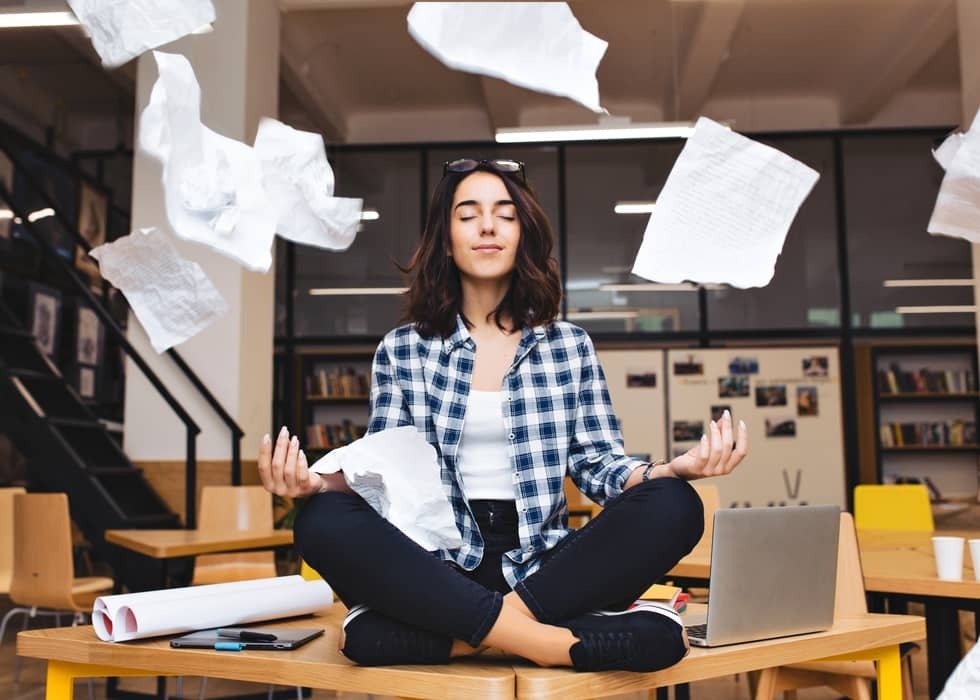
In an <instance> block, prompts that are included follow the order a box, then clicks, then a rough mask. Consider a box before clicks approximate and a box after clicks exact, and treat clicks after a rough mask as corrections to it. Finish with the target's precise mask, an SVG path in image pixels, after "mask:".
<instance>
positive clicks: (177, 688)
mask: <svg viewBox="0 0 980 700" xmlns="http://www.w3.org/2000/svg"><path fill="white" fill-rule="evenodd" d="M174 695H176V696H177V697H178V698H180V697H182V696H183V695H184V677H183V676H177V680H176V682H175V683H174Z"/></svg>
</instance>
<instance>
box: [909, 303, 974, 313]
mask: <svg viewBox="0 0 980 700" xmlns="http://www.w3.org/2000/svg"><path fill="white" fill-rule="evenodd" d="M976 312H977V307H976V306H975V305H973V304H969V305H963V306H897V307H895V313H898V314H975V313H976Z"/></svg>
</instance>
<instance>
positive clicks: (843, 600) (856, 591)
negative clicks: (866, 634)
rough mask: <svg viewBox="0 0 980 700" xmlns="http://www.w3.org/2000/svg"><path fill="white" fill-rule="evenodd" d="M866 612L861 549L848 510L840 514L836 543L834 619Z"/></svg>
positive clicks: (866, 602)
mask: <svg viewBox="0 0 980 700" xmlns="http://www.w3.org/2000/svg"><path fill="white" fill-rule="evenodd" d="M866 612H868V601H867V598H866V597H865V594H864V572H863V571H862V570H861V550H860V549H858V541H857V532H856V530H855V528H854V518H853V516H851V514H850V513H848V512H843V513H841V514H840V540H839V541H838V544H837V598H836V601H835V603H834V620H839V619H844V618H848V617H854V616H855V615H863V614H864V613H866Z"/></svg>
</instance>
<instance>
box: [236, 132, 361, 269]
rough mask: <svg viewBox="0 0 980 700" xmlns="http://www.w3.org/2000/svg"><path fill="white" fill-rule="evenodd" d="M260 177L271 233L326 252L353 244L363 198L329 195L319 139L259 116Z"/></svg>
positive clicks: (330, 178) (327, 168)
mask: <svg viewBox="0 0 980 700" xmlns="http://www.w3.org/2000/svg"><path fill="white" fill-rule="evenodd" d="M255 153H256V155H257V156H258V158H259V161H260V163H261V166H262V179H263V183H264V185H265V189H266V192H267V193H268V195H269V199H270V200H271V201H272V203H273V207H274V208H275V211H276V217H277V220H278V221H277V224H276V232H277V233H278V234H279V235H280V236H282V237H283V238H286V239H288V240H290V241H294V242H296V243H302V244H304V245H312V246H316V247H318V248H326V249H328V250H345V249H347V248H348V247H350V245H351V243H353V242H354V237H355V236H356V235H357V228H358V225H359V224H360V221H361V205H362V203H363V200H361V199H355V198H350V197H334V196H333V189H334V176H333V170H332V169H331V168H330V163H329V162H328V161H327V153H326V150H325V149H324V146H323V137H321V136H320V135H319V134H314V133H311V132H308V131H299V130H297V129H294V128H292V127H291V126H287V125H285V124H283V123H282V122H280V121H278V120H276V119H269V118H263V119H262V120H261V121H260V122H259V129H258V133H257V134H256V136H255Z"/></svg>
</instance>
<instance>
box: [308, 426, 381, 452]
mask: <svg viewBox="0 0 980 700" xmlns="http://www.w3.org/2000/svg"><path fill="white" fill-rule="evenodd" d="M365 432H367V426H366V425H354V424H353V423H352V422H351V421H350V420H348V419H346V418H345V419H344V420H343V421H342V422H340V423H333V424H329V423H313V424H311V425H308V426H306V447H307V448H311V449H318V450H324V449H326V450H329V449H333V448H334V447H343V446H344V445H349V444H350V443H352V442H354V440H357V439H358V438H360V437H363V435H364V433H365Z"/></svg>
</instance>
